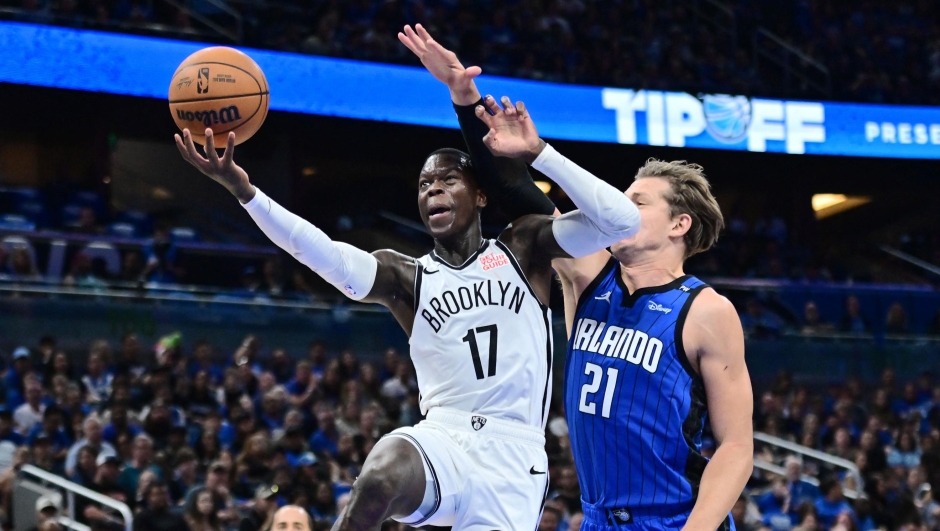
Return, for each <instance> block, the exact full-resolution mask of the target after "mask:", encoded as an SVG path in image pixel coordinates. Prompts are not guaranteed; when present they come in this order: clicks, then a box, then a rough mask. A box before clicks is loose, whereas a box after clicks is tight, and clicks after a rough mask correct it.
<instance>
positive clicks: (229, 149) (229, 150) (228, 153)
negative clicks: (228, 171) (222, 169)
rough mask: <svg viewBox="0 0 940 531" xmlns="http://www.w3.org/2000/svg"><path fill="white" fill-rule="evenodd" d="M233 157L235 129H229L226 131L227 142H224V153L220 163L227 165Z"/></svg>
mask: <svg viewBox="0 0 940 531" xmlns="http://www.w3.org/2000/svg"><path fill="white" fill-rule="evenodd" d="M234 158H235V131H229V133H228V142H226V144H225V153H223V154H222V165H223V166H225V165H228V164H231V163H232V159H234Z"/></svg>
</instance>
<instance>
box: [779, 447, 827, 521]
mask: <svg viewBox="0 0 940 531" xmlns="http://www.w3.org/2000/svg"><path fill="white" fill-rule="evenodd" d="M783 466H784V469H785V471H786V475H787V488H788V489H789V490H790V508H791V510H796V509H797V508H798V507H799V506H800V505H802V504H803V503H805V502H810V503H813V502H815V501H816V499H817V498H819V497H820V491H819V489H818V488H816V486H815V485H813V484H812V483H809V482H807V481H804V480H803V459H801V458H800V457H798V456H795V455H791V456H788V457H787V458H786V460H785V461H784V463H783Z"/></svg>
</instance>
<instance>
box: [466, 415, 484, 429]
mask: <svg viewBox="0 0 940 531" xmlns="http://www.w3.org/2000/svg"><path fill="white" fill-rule="evenodd" d="M470 425H471V426H473V429H475V430H477V431H480V429H481V428H483V426H485V425H486V417H472V418H471V419H470Z"/></svg>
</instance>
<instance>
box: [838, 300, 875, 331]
mask: <svg viewBox="0 0 940 531" xmlns="http://www.w3.org/2000/svg"><path fill="white" fill-rule="evenodd" d="M839 330H841V331H843V332H848V333H852V334H868V333H870V332H871V324H869V322H868V319H867V318H866V317H865V316H864V315H862V305H861V303H860V302H859V300H858V297H856V296H855V295H849V296H848V297H846V299H845V314H844V315H843V316H842V324H841V325H840V326H839Z"/></svg>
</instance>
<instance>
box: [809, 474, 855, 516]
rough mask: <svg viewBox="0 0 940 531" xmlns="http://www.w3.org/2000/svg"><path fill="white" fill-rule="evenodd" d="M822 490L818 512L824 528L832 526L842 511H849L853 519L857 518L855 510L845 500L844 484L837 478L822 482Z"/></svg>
mask: <svg viewBox="0 0 940 531" xmlns="http://www.w3.org/2000/svg"><path fill="white" fill-rule="evenodd" d="M819 490H820V491H822V493H823V496H822V497H820V498H819V499H817V500H816V512H817V514H818V516H817V518H818V519H819V524H820V525H821V526H822V528H823V529H830V528H832V526H833V524H835V522H836V518H838V516H839V515H840V514H842V513H849V515H850V516H851V517H852V519H853V520H856V516H855V511H854V510H853V509H852V506H851V505H850V504H849V502H847V501H846V500H845V496H844V495H843V493H842V484H841V483H839V480H837V479H835V478H829V479H826V480H824V481H823V482H822V483H820V488H819Z"/></svg>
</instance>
